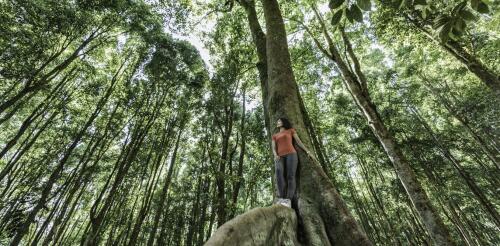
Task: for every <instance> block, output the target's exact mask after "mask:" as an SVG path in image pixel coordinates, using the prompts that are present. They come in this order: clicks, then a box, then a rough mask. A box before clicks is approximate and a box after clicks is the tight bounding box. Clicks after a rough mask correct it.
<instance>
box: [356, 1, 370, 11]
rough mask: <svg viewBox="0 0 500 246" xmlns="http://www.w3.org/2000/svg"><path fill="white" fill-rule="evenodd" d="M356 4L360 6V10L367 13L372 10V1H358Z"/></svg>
mask: <svg viewBox="0 0 500 246" xmlns="http://www.w3.org/2000/svg"><path fill="white" fill-rule="evenodd" d="M356 3H357V4H358V6H359V8H360V9H362V10H365V11H370V9H371V8H372V3H371V1H370V0H357V1H356Z"/></svg>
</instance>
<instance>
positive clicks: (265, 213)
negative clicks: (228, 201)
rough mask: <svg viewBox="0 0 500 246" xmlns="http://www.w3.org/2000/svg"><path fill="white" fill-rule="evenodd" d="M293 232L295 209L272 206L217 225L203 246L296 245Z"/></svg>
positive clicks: (256, 209) (254, 210)
mask: <svg viewBox="0 0 500 246" xmlns="http://www.w3.org/2000/svg"><path fill="white" fill-rule="evenodd" d="M296 231H297V217H296V215H295V211H294V210H293V209H290V208H287V207H284V206H282V205H273V206H270V207H264V208H254V209H252V210H250V211H248V212H246V213H244V214H242V215H239V216H236V217H235V218H234V219H232V220H230V221H228V222H226V223H225V224H224V225H222V226H221V227H219V228H218V229H217V231H216V232H215V234H214V235H213V236H212V237H211V238H210V239H209V240H208V241H207V242H206V243H205V245H206V246H212V245H216V246H223V245H241V246H243V245H273V246H274V245H300V244H299V243H298V241H297V235H296Z"/></svg>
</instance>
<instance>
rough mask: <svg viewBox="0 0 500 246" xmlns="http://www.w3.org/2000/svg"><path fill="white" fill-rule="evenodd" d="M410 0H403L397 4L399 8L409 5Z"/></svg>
mask: <svg viewBox="0 0 500 246" xmlns="http://www.w3.org/2000/svg"><path fill="white" fill-rule="evenodd" d="M411 1H412V0H403V1H402V2H401V4H400V5H399V8H400V9H402V8H404V7H409V6H410V5H411Z"/></svg>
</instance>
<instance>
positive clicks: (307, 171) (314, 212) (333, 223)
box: [209, 0, 371, 245]
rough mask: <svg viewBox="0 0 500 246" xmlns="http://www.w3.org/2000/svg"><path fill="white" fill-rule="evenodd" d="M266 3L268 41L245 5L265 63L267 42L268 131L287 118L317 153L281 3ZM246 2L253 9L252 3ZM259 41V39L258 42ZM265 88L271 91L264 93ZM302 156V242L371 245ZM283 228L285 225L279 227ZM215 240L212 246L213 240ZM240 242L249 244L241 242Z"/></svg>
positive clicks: (319, 170) (268, 0) (316, 169)
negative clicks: (264, 51)
mask: <svg viewBox="0 0 500 246" xmlns="http://www.w3.org/2000/svg"><path fill="white" fill-rule="evenodd" d="M262 3H263V7H264V15H265V20H266V29H267V32H268V36H267V38H265V37H263V33H262V31H261V30H258V29H259V28H258V27H259V25H258V23H255V21H257V20H256V18H252V16H251V14H254V13H255V10H254V9H252V8H250V9H249V8H248V7H245V5H244V7H245V9H246V10H247V14H248V15H249V17H248V18H249V22H250V28H251V30H252V33H253V36H254V42H255V43H256V46H257V48H258V49H257V50H258V52H257V53H258V55H259V60H260V61H262V55H263V54H262V53H261V52H260V51H262V50H263V49H262V47H261V45H262V43H261V42H260V41H262V38H265V40H266V54H265V55H266V57H267V60H266V63H267V82H268V84H267V86H266V85H265V84H263V88H262V89H263V99H264V100H263V101H264V104H265V105H264V107H265V108H266V109H267V111H268V114H269V121H268V122H266V123H267V127H268V129H272V128H271V122H275V121H276V120H277V119H278V118H279V117H287V118H288V119H289V120H290V121H291V122H292V123H293V124H294V127H295V129H297V132H298V134H299V135H300V137H301V139H302V141H303V142H304V144H305V146H306V147H308V148H309V149H311V150H312V149H313V148H312V144H311V140H310V138H309V134H308V133H307V128H306V126H305V123H304V115H303V112H302V110H301V106H300V99H299V97H298V96H299V92H298V88H297V84H296V82H295V77H294V75H293V71H292V66H291V61H290V54H289V52H288V45H287V39H286V32H285V26H284V23H283V18H282V16H281V12H280V9H279V5H278V2H277V1H276V0H263V1H262ZM245 4H249V5H251V4H253V2H246V3H245ZM251 7H252V6H251ZM256 37H257V39H256ZM259 37H260V39H258V38H259ZM260 65H261V67H260V68H259V71H260V70H261V68H262V64H260ZM261 78H262V74H261ZM264 79H265V77H264ZM261 82H262V81H261ZM265 90H267V93H264V92H265ZM297 152H298V156H299V163H300V164H299V166H300V167H299V170H298V174H297V176H298V179H299V182H298V195H297V200H294V202H293V205H294V208H296V209H297V213H298V216H299V225H300V227H299V229H298V231H297V234H298V236H299V238H301V239H302V240H303V241H304V243H305V244H307V245H371V243H370V241H369V240H368V238H367V236H366V235H365V233H364V232H363V231H362V230H361V228H360V227H359V226H358V224H357V223H356V221H355V220H354V218H353V217H352V215H351V214H350V213H349V211H348V209H347V207H346V205H345V203H344V201H343V200H342V198H341V197H340V195H339V194H338V193H337V191H336V190H335V188H334V186H333V184H332V183H331V182H330V180H329V178H328V177H327V176H326V174H325V173H324V172H323V170H322V168H321V166H320V165H319V164H318V163H316V162H315V161H313V160H312V159H311V158H309V157H308V156H307V155H306V154H305V153H304V151H303V150H302V149H297ZM271 208H273V207H271ZM260 209H263V208H260ZM260 209H259V210H260ZM252 211H254V210H252ZM252 211H250V212H248V213H251V212H252ZM245 215H247V214H245ZM228 224H229V223H228ZM258 226H259V224H257V222H253V223H250V224H249V226H246V225H244V224H242V225H239V227H243V228H242V230H249V228H252V227H258ZM279 227H282V226H278V227H277V228H279ZM224 228H225V226H223V227H221V228H220V229H219V230H218V231H217V232H216V233H215V234H214V236H213V237H212V239H214V238H219V237H221V236H223V234H225V231H224ZM281 230H282V229H281ZM288 230H290V229H288ZM268 233H269V232H268ZM212 239H211V240H210V241H209V243H211V242H214V241H212ZM246 239H247V240H251V237H246ZM233 242H234V241H233ZM239 243H240V244H245V242H244V241H241V240H240V241H239ZM246 243H251V242H246ZM293 244H295V242H293Z"/></svg>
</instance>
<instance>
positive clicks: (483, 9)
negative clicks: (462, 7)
mask: <svg viewBox="0 0 500 246" xmlns="http://www.w3.org/2000/svg"><path fill="white" fill-rule="evenodd" d="M470 6H471V7H472V9H474V10H476V11H477V12H479V13H483V14H487V13H489V12H490V10H489V8H488V5H486V3H484V2H483V1H481V0H471V2H470Z"/></svg>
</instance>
